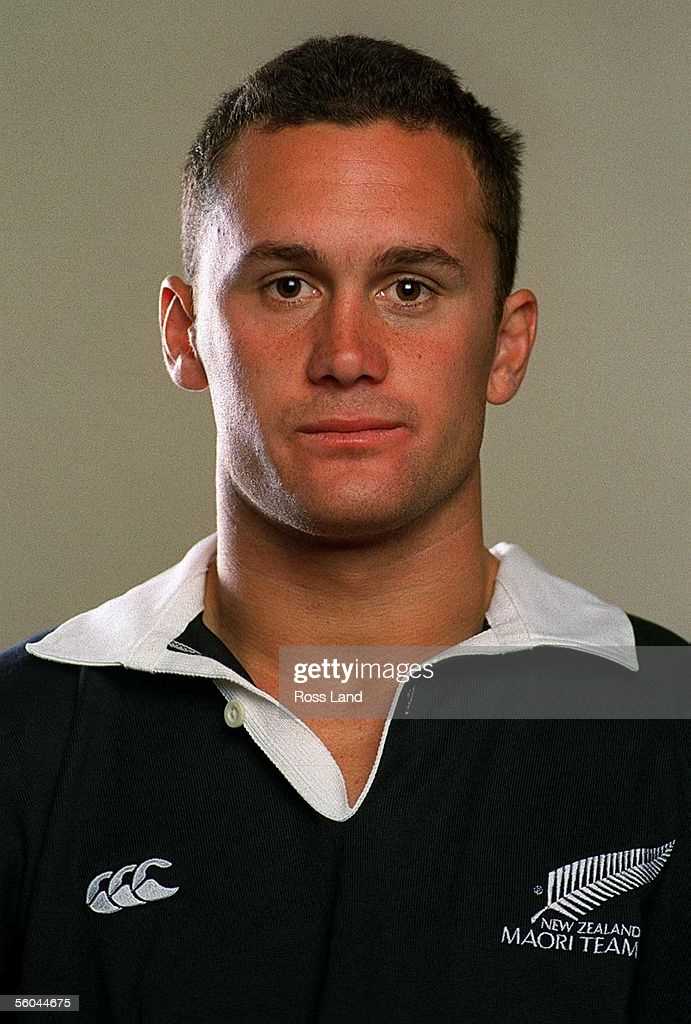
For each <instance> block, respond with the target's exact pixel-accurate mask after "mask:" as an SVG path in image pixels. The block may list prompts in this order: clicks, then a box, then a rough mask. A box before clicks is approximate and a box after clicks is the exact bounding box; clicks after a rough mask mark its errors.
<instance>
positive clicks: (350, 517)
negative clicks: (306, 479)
mask: <svg viewBox="0 0 691 1024" xmlns="http://www.w3.org/2000/svg"><path fill="white" fill-rule="evenodd" d="M416 514H417V513H416V510H413V509H410V508H408V507H405V508H402V507H401V506H400V505H399V506H397V507H392V506H389V507H379V508H367V507H365V506H364V504H363V503H360V504H359V505H357V506H353V507H352V509H349V510H347V509H345V508H344V506H343V505H340V506H337V507H334V506H332V505H331V506H325V505H321V506H314V505H312V506H303V507H302V508H301V509H300V510H299V511H298V509H296V507H295V506H293V508H292V509H291V510H290V513H289V514H288V515H286V516H285V517H281V519H282V524H283V525H284V526H288V527H290V528H291V529H292V530H296V531H298V532H299V533H301V534H303V535H305V534H306V535H308V536H310V537H314V538H315V539H316V538H318V539H320V540H323V541H329V540H331V541H334V542H336V543H344V542H348V541H353V542H355V541H358V542H361V541H363V540H367V539H368V538H371V539H372V540H375V539H377V538H378V537H382V536H384V535H386V534H389V533H392V532H393V531H394V530H398V529H400V528H401V527H403V526H406V525H407V524H408V523H409V522H411V521H412V520H413V519H415V518H416Z"/></svg>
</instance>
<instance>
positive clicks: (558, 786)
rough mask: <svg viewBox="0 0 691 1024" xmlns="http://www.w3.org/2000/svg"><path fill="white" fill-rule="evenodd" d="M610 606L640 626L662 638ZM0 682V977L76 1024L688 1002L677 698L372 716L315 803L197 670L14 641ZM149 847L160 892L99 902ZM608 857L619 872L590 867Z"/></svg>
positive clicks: (325, 1021) (499, 1012)
mask: <svg viewBox="0 0 691 1024" xmlns="http://www.w3.org/2000/svg"><path fill="white" fill-rule="evenodd" d="M631 621H632V623H633V626H634V631H635V633H636V639H637V642H639V643H643V642H647V643H650V642H651V641H652V642H655V638H657V642H658V643H664V644H673V643H679V642H680V640H679V638H676V637H675V636H674V634H672V633H669V632H668V631H667V630H664V629H662V628H661V627H658V626H656V625H655V624H653V623H647V622H645V621H644V620H640V619H636V617H633V616H631ZM43 635H44V634H39V635H38V636H43ZM644 635H645V636H646V637H647V639H645V640H644V639H643V637H644ZM38 636H37V637H33V638H31V639H32V640H35V639H38ZM196 636H197V640H199V639H200V634H199V633H197V634H196ZM212 636H213V635H212ZM208 639H209V638H208V637H207V641H208ZM214 639H215V640H217V639H218V638H214ZM202 640H203V636H202ZM682 642H683V641H682ZM218 643H220V641H218ZM205 653H207V654H208V655H209V656H212V657H217V656H218V655H219V653H220V652H219V651H218V649H216V653H215V654H214V653H213V651H212V650H211V648H207V649H206V652H205ZM227 653H228V655H229V656H230V657H231V658H232V652H227ZM638 653H639V659H640V658H641V656H642V655H644V654H645V650H644V649H643V648H639V651H638ZM224 656H225V655H224ZM554 656H555V652H554V649H553V650H552V652H551V655H550V660H549V662H546V661H545V660H544V658H545V650H544V649H543V648H536V649H534V650H532V651H523V652H519V653H515V654H507V655H502V656H501V662H502V665H503V667H504V669H506V668H507V666H508V665H509V661H507V659H514V662H513V663H515V665H516V666H519V665H521V666H524V665H525V664H526V663H527V662H526V659H531V661H530V664H531V665H532V666H534V668H535V671H537V672H540V671H542V670H543V666H545V665H548V666H549V671H553V668H554V664H555V663H554V660H553V659H554ZM564 657H565V658H568V659H569V666H570V670H572V669H573V666H574V665H575V664H579V665H582V670H583V674H584V677H585V676H586V675H587V674H588V673H589V672H590V671H591V670H592V664H593V656H592V655H589V654H586V653H582V652H573V651H571V652H568V651H564ZM472 660H473V661H477V662H478V663H481V664H482V667H483V670H484V671H487V672H489V671H491V668H492V663H495V665H496V659H495V658H487V657H484V658H482V657H479V658H477V659H472ZM595 660H598V659H595ZM624 671H626V670H625V669H622V672H624ZM403 693H404V694H405V690H404V691H403ZM0 702H1V707H2V714H1V717H0V762H1V772H0V837H2V838H1V841H0V991H2V992H6V993H15V992H17V993H19V992H23V993H51V994H59V993H78V994H79V995H80V999H81V1008H80V1014H79V1019H80V1021H82V1022H86V1021H88V1022H99V1024H107V1022H114V1024H115V1022H117V1024H134V1022H147V1024H194V1022H200V1024H201V1022H204V1024H216V1022H219V1021H226V1020H227V1021H232V1022H233V1024H259V1022H271V1024H274V1022H275V1024H308V1022H309V1024H312V1022H313V1024H317V1022H319V1024H345V1022H346V1021H347V1022H348V1024H351V1022H353V1021H358V1022H359V1021H368V1022H369V1021H372V1022H378V1021H385V1022H387V1024H398V1022H400V1024H408V1022H410V1024H413V1022H414V1024H418V1022H426V1021H430V1022H432V1021H434V1022H447V1021H459V1022H461V1021H463V1022H466V1021H467V1022H470V1024H485V1022H486V1024H490V1022H491V1024H498V1022H501V1024H503V1022H516V1024H519V1022H520V1024H522V1022H531V1024H585V1022H587V1024H619V1022H624V1021H626V1022H630V1024H644V1022H646V1024H647V1022H655V1024H657V1022H660V1024H681V1022H682V1021H683V1022H685V1024H688V1021H689V1020H690V1019H691V1013H690V1007H691V982H690V972H689V966H688V965H689V951H690V950H691V945H690V941H691V934H690V922H691V898H690V890H689V877H691V834H690V829H689V811H690V808H691V795H690V792H689V788H690V787H689V780H690V777H691V773H690V765H689V749H690V748H689V726H688V722H687V721H673V720H669V721H667V720H658V721H654V720H649V721H597V720H596V721H558V720H545V721H530V720H526V721H484V720H476V721H472V720H471V721H464V720H431V721H430V720H424V719H416V718H395V719H394V720H393V721H392V722H391V726H390V730H389V734H388V737H387V741H386V745H385V748H384V751H383V754H382V758H381V762H380V764H379V768H378V771H377V774H376V777H375V779H374V782H373V784H372V786H371V788H370V790H369V792H368V794H367V797H366V799H365V800H364V802H363V803H362V805H361V806H360V807H359V809H358V810H357V812H356V813H355V814H354V815H353V816H352V817H351V818H349V819H348V820H346V821H342V822H339V821H332V820H329V819H328V818H326V817H324V816H322V815H320V814H318V813H316V812H315V810H314V809H313V808H311V807H310V806H309V805H308V803H306V802H305V800H304V799H302V797H301V796H300V795H299V793H298V792H296V790H295V789H294V788H293V787H292V786H291V785H290V784H289V783H288V782H287V780H286V779H285V778H284V776H283V775H282V774H281V772H280V771H278V770H277V768H276V767H275V765H274V764H272V763H271V761H270V760H269V759H268V758H267V757H266V756H265V755H264V753H263V752H262V751H261V750H260V749H259V747H258V746H257V745H256V744H255V743H254V742H253V741H252V739H251V737H250V736H249V735H248V734H247V732H246V731H245V729H243V728H236V729H229V728H228V727H227V726H226V725H225V724H224V719H223V707H224V703H223V700H222V698H221V696H220V694H219V692H218V689H217V688H216V686H215V685H214V682H213V680H211V679H208V678H200V677H193V676H181V675H174V674H167V673H152V672H140V671H136V670H132V669H125V668H121V667H117V666H106V667H98V666H92V665H89V666H78V665H72V664H64V663H60V662H49V661H45V660H41V659H39V658H35V657H33V656H31V655H30V654H28V653H27V652H26V651H25V650H24V643H22V644H18V645H17V646H16V647H14V648H11V649H10V650H8V651H6V652H4V653H3V654H2V655H0ZM632 851H633V852H632ZM635 851H638V852H637V853H636V852H635ZM614 854H616V855H619V854H621V855H622V857H621V858H620V860H619V861H617V860H616V858H614V857H612V855H614ZM624 855H626V856H624ZM595 856H597V858H598V861H597V864H596V867H597V865H600V866H601V868H602V870H601V872H600V874H598V875H597V877H598V878H599V879H601V882H600V883H597V884H598V886H599V888H600V892H599V895H598V896H596V897H593V895H592V891H591V897H590V901H591V903H592V904H593V906H591V907H590V909H589V910H588V912H587V913H585V912H582V906H583V904H581V910H578V909H574V904H573V902H572V903H570V904H567V903H562V905H561V907H560V909H557V910H554V909H551V910H545V911H544V912H543V913H542V914H541V915H538V917H537V918H536V920H535V921H534V922H533V921H531V919H532V918H533V916H534V915H536V914H538V912H540V911H541V910H542V908H544V907H545V906H546V905H547V903H548V896H549V894H550V893H549V886H550V882H549V879H550V875H551V873H553V872H556V871H557V870H558V869H561V868H563V867H564V866H566V865H569V867H570V868H572V870H576V869H579V870H581V872H582V873H583V872H584V871H585V870H586V865H585V862H586V859H588V858H591V859H592V858H594V857H595ZM152 858H156V859H160V860H163V861H167V862H169V863H170V866H169V867H165V866H157V865H155V864H152V865H151V866H150V867H149V868H147V870H146V877H147V878H149V879H155V880H156V881H157V882H158V883H159V885H161V886H165V887H167V888H171V889H172V888H176V889H177V891H176V892H174V893H173V894H172V895H168V896H166V897H165V898H161V899H158V900H147V899H143V898H140V899H136V898H135V897H133V905H130V906H127V905H126V906H124V907H118V908H117V909H115V910H113V912H111V913H96V912H94V910H93V909H92V906H93V904H94V900H93V892H92V893H91V897H92V898H91V902H92V906H89V905H88V904H87V893H88V887H89V883H90V882H92V880H94V879H96V878H97V876H99V875H104V876H106V873H110V874H109V875H107V876H106V877H104V878H103V880H102V881H101V882H99V883H97V885H96V886H95V889H98V890H100V891H101V892H103V893H107V892H108V888H109V885H111V884H112V883H116V884H114V885H113V888H112V892H111V893H110V896H107V895H104V897H103V898H104V901H105V902H106V904H107V902H108V900H111V902H112V899H111V897H113V898H115V897H120V898H122V894H123V892H124V891H125V888H126V887H127V885H128V884H132V885H134V886H135V889H136V885H135V882H134V875H133V872H134V869H135V867H136V866H138V865H141V864H143V863H145V862H147V861H148V860H150V859H152ZM607 858H609V859H607ZM594 863H595V862H593V861H592V860H591V861H590V865H591V866H592V864H594ZM627 863H628V864H629V865H630V867H629V875H628V877H629V882H630V883H631V884H630V885H629V888H626V887H625V886H626V884H628V883H622V882H621V881H620V882H619V883H616V882H611V881H607V878H611V877H612V876H613V875H616V873H617V869H618V867H621V865H623V864H627ZM634 864H636V865H638V864H640V865H643V866H642V867H640V868H639V867H634V866H633V865H634ZM574 865H575V868H574ZM579 865H583V868H582V869H580V868H579ZM126 867H129V871H128V872H125V873H123V874H122V875H121V876H120V878H119V879H116V878H115V874H116V872H118V871H119V870H120V869H122V868H126ZM596 867H595V868H593V871H595V870H596ZM587 870H590V867H588V869H587ZM598 870H599V869H598ZM636 872H638V873H639V877H638V880H637V881H636V884H635V885H634V884H633V883H632V882H631V876H632V873H633V874H635V873H636ZM619 873H620V875H621V871H620V872H619ZM584 877H585V876H584ZM560 878H561V879H562V881H563V878H564V872H563V871H562V872H561V873H560ZM552 882H553V883H554V876H553V877H552ZM567 888H568V887H567V886H566V885H564V887H563V891H564V892H566V891H567ZM130 891H131V890H130ZM138 891H139V893H140V894H142V895H143V894H144V892H145V890H144V888H140V889H139V890H138ZM568 891H572V890H568ZM551 895H552V896H554V892H552V893H551ZM569 905H570V906H571V908H572V911H573V913H570V912H568V911H567V907H568V906H569ZM113 906H114V907H115V906H116V905H115V903H113ZM569 914H570V916H569ZM54 1018H55V1019H62V1018H57V1015H54V1014H50V1013H44V1014H43V1015H42V1016H40V1017H39V1019H54ZM8 1019H10V1018H8Z"/></svg>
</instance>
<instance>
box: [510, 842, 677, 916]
mask: <svg viewBox="0 0 691 1024" xmlns="http://www.w3.org/2000/svg"><path fill="white" fill-rule="evenodd" d="M674 843H675V840H674V839H672V840H671V841H670V842H669V843H664V844H663V845H662V846H648V847H634V849H633V850H620V851H619V852H618V853H601V854H596V855H595V856H594V857H584V858H583V859H582V860H575V861H574V862H573V863H572V864H564V865H563V866H562V867H560V868H556V869H555V870H554V871H550V873H549V875H548V876H547V903H546V904H545V906H544V907H543V908H542V910H538V912H537V913H536V914H533V916H532V917H531V918H530V923H531V924H534V923H535V921H537V919H538V917H541V916H542V915H543V914H545V913H547V912H548V911H556V913H558V914H564V915H565V916H566V917H570V918H571V919H572V920H574V921H575V920H576V919H577V918H579V917H584V916H585V915H586V914H587V913H589V911H591V910H594V909H595V907H599V906H600V905H601V904H603V903H606V902H607V900H611V899H613V898H614V897H615V896H620V895H621V894H622V893H624V892H629V891H630V890H631V889H637V888H638V886H640V885H646V884H647V883H648V882H652V881H653V880H654V879H655V878H657V876H658V875H659V874H660V871H661V870H662V868H663V866H664V863H665V861H666V860H667V858H668V857H669V855H670V853H671V852H672V847H673V846H674Z"/></svg>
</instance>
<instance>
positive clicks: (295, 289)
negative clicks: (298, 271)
mask: <svg viewBox="0 0 691 1024" xmlns="http://www.w3.org/2000/svg"><path fill="white" fill-rule="evenodd" d="M273 284H274V286H275V288H276V291H277V292H278V294H279V295H280V296H281V298H282V299H295V298H297V296H298V295H299V294H300V285H301V284H302V279H301V278H299V277H293V276H292V275H291V276H290V277H279V278H278V280H277V281H274V282H273Z"/></svg>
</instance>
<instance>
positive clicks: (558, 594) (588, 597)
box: [25, 532, 638, 689]
mask: <svg viewBox="0 0 691 1024" xmlns="http://www.w3.org/2000/svg"><path fill="white" fill-rule="evenodd" d="M216 538H217V534H216V533H215V532H214V533H211V534H209V536H207V537H204V538H203V539H202V540H200V541H197V543H196V544H194V545H193V546H192V547H191V548H190V549H189V550H188V551H187V552H186V554H185V555H184V557H183V558H182V559H181V560H180V561H179V562H177V563H176V564H175V565H173V566H171V567H170V568H168V569H165V570H164V571H163V572H160V573H158V574H157V575H156V576H153V577H152V578H151V579H148V580H146V581H144V582H143V583H139V584H137V585H136V586H134V587H132V588H130V589H129V590H127V591H126V592H125V593H123V594H120V595H119V596H117V597H114V598H111V599H110V600H108V601H105V602H104V603H103V604H100V605H98V606H96V607H94V608H92V609H90V610H89V611H85V612H81V613H80V614H78V615H75V616H73V617H72V618H70V619H67V620H66V621H65V622H64V623H62V624H61V625H59V626H57V627H56V628H55V629H54V630H52V631H51V632H50V633H48V634H46V636H44V637H43V638H42V639H41V640H38V641H35V642H33V643H27V644H26V645H25V646H26V650H27V651H28V652H29V653H30V654H33V655H36V656H37V657H39V658H45V659H47V660H49V661H61V662H67V663H71V664H75V665H122V666H124V667H126V668H131V669H136V670H139V671H143V672H172V673H180V674H182V675H203V676H207V677H209V678H219V677H228V678H232V679H234V680H235V681H242V682H243V683H244V684H245V685H248V684H247V680H245V679H244V678H243V677H242V676H240V675H239V674H238V673H237V672H233V670H232V669H230V668H229V667H227V666H225V665H221V664H220V663H219V662H218V661H216V660H215V659H212V658H208V657H206V656H203V655H199V656H198V657H197V656H195V655H192V654H190V653H188V652H182V651H176V650H174V649H173V650H171V649H169V647H168V645H169V644H170V642H171V641H172V640H174V639H175V637H177V636H178V635H179V634H180V633H182V632H183V630H184V629H185V627H186V626H187V625H188V623H189V622H190V621H191V620H192V619H193V618H194V617H195V616H196V615H198V614H199V613H200V612H201V611H203V609H204V593H205V580H206V572H207V568H208V566H209V563H210V562H211V560H212V559H213V558H214V557H215V555H216ZM490 551H491V553H492V554H493V555H494V556H495V557H496V558H497V559H498V560H499V568H498V570H497V575H496V579H495V584H494V592H493V595H492V600H491V602H490V605H489V608H488V609H487V612H486V618H487V621H488V622H489V625H490V628H489V630H484V631H483V632H481V633H478V634H476V635H475V636H472V637H469V638H468V639H466V640H463V641H461V642H460V643H459V644H457V645H454V646H452V647H449V648H447V649H446V650H444V651H443V652H441V653H440V654H438V655H437V656H436V657H435V659H434V660H442V659H445V658H449V657H455V656H457V655H459V654H464V653H466V652H468V653H471V652H472V653H473V654H498V653H508V652H510V651H517V650H526V649H530V648H533V647H539V646H559V647H568V648H571V649H572V650H578V651H582V652H585V653H589V654H595V655H598V656H600V657H603V658H606V659H608V660H611V661H614V662H617V663H618V664H620V665H623V666H624V667H626V668H628V669H631V670H632V671H637V670H638V659H637V656H636V646H635V638H634V633H633V627H632V625H631V622H630V620H629V618H628V616H627V614H626V612H625V611H623V609H621V608H619V607H617V606H616V605H612V604H608V603H607V602H605V601H603V600H601V599H600V598H598V597H596V596H595V595H594V594H592V593H590V592H589V591H587V590H585V589H583V588H582V587H579V586H577V585H576V584H575V583H571V582H569V581H568V580H565V579H562V578H561V577H559V576H555V575H553V574H552V573H550V572H549V571H548V570H547V569H546V568H545V566H544V565H543V564H542V563H541V562H539V561H538V560H537V559H535V558H533V557H532V556H531V555H529V554H528V553H527V552H526V551H524V550H523V548H521V547H520V546H519V545H518V544H512V543H507V542H504V541H502V542H499V543H497V544H495V545H494V547H492V548H490ZM249 685H251V684H249ZM255 689H256V687H255Z"/></svg>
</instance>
